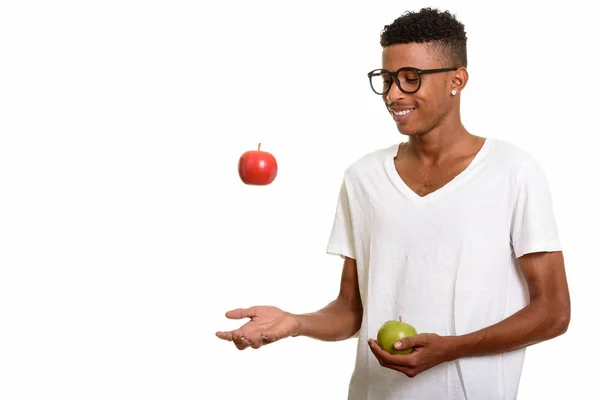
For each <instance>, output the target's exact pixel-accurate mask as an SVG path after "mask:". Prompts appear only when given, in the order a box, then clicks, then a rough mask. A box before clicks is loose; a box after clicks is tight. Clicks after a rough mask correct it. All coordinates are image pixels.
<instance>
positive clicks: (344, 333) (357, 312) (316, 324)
mask: <svg viewBox="0 0 600 400" xmlns="http://www.w3.org/2000/svg"><path fill="white" fill-rule="evenodd" d="M294 316H295V317H296V319H297V320H298V324H299V328H298V332H297V334H296V335H294V336H306V337H310V338H313V339H318V340H323V341H330V342H332V341H339V340H344V339H348V338H350V337H352V335H354V334H355V333H356V332H357V331H358V330H359V329H360V325H361V321H362V308H361V307H359V306H358V305H352V304H349V303H348V302H345V301H343V300H342V299H340V298H338V299H336V300H334V301H332V302H331V303H329V304H328V305H327V306H325V307H324V308H322V309H321V310H319V311H316V312H313V313H308V314H295V315H294Z"/></svg>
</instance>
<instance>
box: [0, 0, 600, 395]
mask: <svg viewBox="0 0 600 400" xmlns="http://www.w3.org/2000/svg"><path fill="white" fill-rule="evenodd" d="M426 4H431V5H434V6H438V5H439V6H441V7H442V8H444V9H446V8H447V9H450V10H451V11H452V12H454V13H456V14H457V16H458V17H459V19H460V20H461V21H463V22H464V23H465V24H466V27H467V35H468V38H469V41H468V45H469V71H470V80H469V83H468V86H467V88H466V90H465V91H464V92H463V95H462V100H463V108H462V109H463V121H464V123H465V125H466V127H467V128H468V129H469V130H470V131H472V132H473V133H475V134H479V135H483V136H495V137H498V138H501V139H505V140H509V141H511V142H513V143H515V144H516V145H518V146H520V147H521V148H524V149H526V150H528V151H530V152H532V153H533V154H534V155H535V157H536V158H537V159H538V160H539V161H540V162H541V163H542V165H543V166H544V169H545V171H546V173H547V175H548V179H549V181H550V185H551V189H552V192H553V195H554V204H555V211H556V217H557V221H558V223H559V227H560V230H561V238H562V241H563V244H564V249H565V257H566V262H567V272H568V278H569V284H570V288H571V295H572V302H573V312H572V322H571V326H570V329H569V331H568V332H567V334H565V335H564V336H562V337H560V338H558V339H556V340H553V341H551V342H547V343H543V344H540V345H537V346H534V347H532V348H530V349H529V352H528V355H527V358H526V364H525V370H524V372H523V377H522V381H521V388H520V389H521V392H520V396H519V399H525V400H528V399H534V400H535V399H565V398H572V397H573V393H574V390H576V391H577V392H578V393H582V392H581V391H590V393H595V392H596V388H597V374H596V373H594V369H596V366H595V365H596V364H595V363H596V360H597V358H598V350H597V349H598V346H597V342H598V340H597V335H596V332H597V327H598V324H597V310H598V305H599V302H598V289H597V286H598V283H597V282H598V278H599V274H598V267H599V266H600V265H599V262H598V257H597V248H598V244H597V239H598V224H599V223H600V217H599V212H598V206H597V204H598V203H599V198H598V194H597V192H596V191H595V189H596V185H597V182H598V174H597V173H598V171H599V167H598V157H597V155H598V150H597V146H598V144H599V143H600V141H599V140H598V135H599V133H600V131H599V128H598V123H597V117H598V100H597V93H598V90H599V89H600V87H599V84H598V82H599V81H598V78H597V71H596V67H597V64H596V63H595V62H594V57H595V54H596V52H597V43H596V40H597V39H598V37H599V28H598V23H597V21H596V16H595V14H594V12H593V10H592V9H591V7H596V8H597V5H596V3H594V2H587V1H583V0H577V1H569V2H568V4H567V3H564V4H563V3H557V5H551V6H550V5H548V2H541V1H538V2H532V1H529V2H526V1H503V2H495V3H489V2H474V3H472V4H471V5H467V3H466V2H463V1H452V2H451V1H447V2H440V1H438V2H433V3H425V2H418V1H403V2H400V1H363V2H348V1H345V2H342V1H338V2H332V1H329V2H321V1H319V2H317V1H303V2H295V3H291V2H282V1H270V2H267V1H241V0H237V1H230V2H219V1H211V2H197V1H174V0H171V1H131V0H127V1H125V0H120V1H102V2H100V1H95V2H92V1H85V2H84V1H53V2H42V1H38V2H33V1H25V0H21V1H3V2H2V4H1V5H0V398H1V399H3V400H17V399H36V400H37V399H61V400H67V399H77V400H81V399H86V400H87V399H90V400H91V399H111V400H116V399H127V400H129V399H144V400H150V399H169V400H171V399H178V400H187V399H211V400H212V399H242V398H248V399H261V400H267V399H287V400H291V399H306V398H313V399H328V400H337V399H340V400H341V399H345V396H346V392H347V384H348V381H349V379H350V374H351V373H352V369H353V363H354V351H355V344H356V342H355V341H354V340H350V341H347V342H341V343H322V342H317V341H312V340H309V339H305V338H297V339H289V340H286V341H282V342H279V343H275V344H273V345H271V346H267V347H265V348H262V349H260V350H258V351H255V350H252V349H250V350H246V351H243V352H240V351H238V350H237V349H235V347H234V346H233V344H231V343H228V342H224V341H220V340H219V339H217V338H216V337H215V332H216V331H217V330H225V329H230V328H236V327H238V326H239V325H240V322H238V321H229V320H227V319H226V318H225V317H224V313H225V312H226V311H227V310H229V309H232V308H236V307H248V306H251V305H254V304H273V305H276V306H279V307H281V308H283V309H285V310H288V311H292V312H310V311H314V310H317V309H318V308H321V307H322V306H324V305H326V304H327V303H328V302H329V301H331V300H333V299H334V297H335V296H336V294H337V290H338V284H339V276H340V272H341V264H342V261H341V260H340V259H339V258H338V257H333V256H329V255H326V254H325V245H326V241H327V239H328V236H329V230H330V227H331V223H332V221H333V213H334V210H335V203H336V200H337V193H338V188H339V184H340V183H341V178H342V173H343V171H344V169H345V168H346V167H347V166H348V165H349V164H350V163H351V162H352V161H354V160H355V159H356V158H358V157H360V156H361V155H363V154H364V153H366V152H369V151H371V150H374V149H377V148H380V147H382V146H387V145H389V144H391V143H395V142H397V141H399V140H403V138H402V137H401V136H400V134H399V133H398V132H397V131H396V128H395V125H394V123H393V121H392V120H391V119H390V117H389V116H388V115H387V112H386V111H385V108H384V107H383V104H382V103H381V100H380V98H378V97H377V96H375V95H374V94H372V93H371V91H370V88H369V85H368V81H367V77H366V74H367V72H368V71H370V70H372V69H374V68H377V67H379V66H380V55H381V49H380V47H379V42H378V40H379V33H380V31H381V29H382V28H383V26H384V25H385V24H388V23H391V22H392V21H393V20H394V19H395V18H396V17H398V16H399V15H400V14H401V13H402V12H403V11H404V10H407V9H417V8H418V7H420V6H422V5H426ZM259 141H260V142H262V143H263V147H262V148H263V150H265V151H270V152H272V153H273V154H274V155H275V156H276V157H277V160H278V162H279V168H280V170H279V174H278V176H277V178H276V180H275V182H274V183H273V184H272V185H270V186H268V187H251V186H245V185H243V184H242V183H241V182H240V180H239V178H238V176H237V161H238V158H239V156H240V155H241V154H242V153H243V152H244V151H246V150H250V149H254V148H255V147H256V146H257V143H258V142H259ZM590 396H592V395H591V394H590ZM590 396H588V397H590Z"/></svg>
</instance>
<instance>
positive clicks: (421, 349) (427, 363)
mask: <svg viewBox="0 0 600 400" xmlns="http://www.w3.org/2000/svg"><path fill="white" fill-rule="evenodd" d="M368 344H369V347H370V348H371V351H372V352H373V354H374V355H375V357H376V358H377V360H378V361H379V364H380V365H381V366H382V367H384V368H390V369H393V370H395V371H398V372H402V373H403V374H404V375H406V376H408V377H410V378H413V377H415V376H417V375H418V374H420V373H421V372H423V371H426V370H428V369H430V368H433V367H435V366H436V365H438V364H441V363H444V362H447V361H452V360H454V359H456V358H457V357H456V356H455V354H456V349H455V347H456V346H455V345H454V339H453V337H452V336H440V335H437V334H435V333H420V334H417V335H415V336H408V337H405V338H404V339H402V340H401V341H400V342H396V343H395V344H394V346H393V347H394V348H395V349H397V350H406V349H413V351H412V352H410V353H407V354H391V353H390V352H388V351H386V350H384V349H382V348H381V347H380V346H379V345H378V344H377V341H375V340H374V339H369V340H368Z"/></svg>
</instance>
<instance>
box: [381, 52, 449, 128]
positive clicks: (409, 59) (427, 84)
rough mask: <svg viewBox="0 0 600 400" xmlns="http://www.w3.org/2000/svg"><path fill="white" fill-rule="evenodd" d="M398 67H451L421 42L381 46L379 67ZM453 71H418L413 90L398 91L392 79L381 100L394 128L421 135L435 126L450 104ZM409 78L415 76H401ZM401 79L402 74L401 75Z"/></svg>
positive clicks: (389, 68)
mask: <svg viewBox="0 0 600 400" xmlns="http://www.w3.org/2000/svg"><path fill="white" fill-rule="evenodd" d="M402 67H416V68H419V69H436V68H447V67H454V66H453V65H446V63H444V62H443V60H441V59H440V58H439V56H438V55H437V54H436V52H435V51H432V50H431V48H429V47H428V46H427V45H425V44H421V43H409V44H397V45H393V46H389V47H386V48H384V49H383V55H382V68H383V69H386V70H388V71H390V72H396V71H397V70H398V69H399V68H402ZM455 75H456V71H449V72H439V73H433V74H423V75H421V77H420V79H421V87H420V88H419V90H418V91H417V92H416V93H411V94H406V93H403V92H402V91H400V89H399V88H398V86H397V85H396V83H395V82H392V85H391V89H390V91H389V92H388V93H387V94H384V95H382V98H383V101H384V103H385V105H386V107H387V108H388V111H389V112H390V115H391V116H392V118H393V119H394V121H395V122H396V125H397V127H398V130H399V131H400V132H401V133H403V134H405V135H422V134H424V133H427V132H429V131H431V130H432V129H434V128H435V127H437V126H438V125H439V124H440V122H441V121H443V119H444V118H445V117H446V116H447V115H448V114H449V112H450V110H451V108H452V107H453V104H452V101H451V96H450V92H451V91H452V78H453V77H454V76H455ZM405 78H407V79H409V81H408V83H407V86H408V84H410V81H411V80H412V79H414V78H416V76H415V77H412V76H405ZM401 83H402V78H401Z"/></svg>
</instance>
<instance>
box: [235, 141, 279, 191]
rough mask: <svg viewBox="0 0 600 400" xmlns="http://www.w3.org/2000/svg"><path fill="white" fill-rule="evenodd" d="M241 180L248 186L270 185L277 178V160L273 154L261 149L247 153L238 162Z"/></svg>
mask: <svg viewBox="0 0 600 400" xmlns="http://www.w3.org/2000/svg"><path fill="white" fill-rule="evenodd" d="M238 173H239V175H240V179H241V180H242V182H244V183H245V184H247V185H261V186H264V185H268V184H270V183H271V182H273V180H275V177H276V176H277V160H275V157H274V156H273V154H271V153H269V152H268V151H262V150H261V149H260V143H259V144H258V150H249V151H246V152H245V153H244V154H242V156H241V157H240V160H239V162H238Z"/></svg>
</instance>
